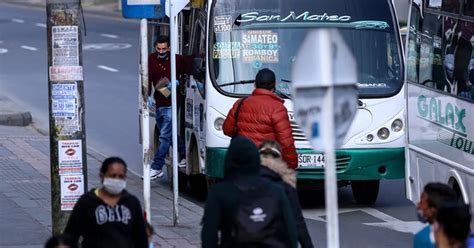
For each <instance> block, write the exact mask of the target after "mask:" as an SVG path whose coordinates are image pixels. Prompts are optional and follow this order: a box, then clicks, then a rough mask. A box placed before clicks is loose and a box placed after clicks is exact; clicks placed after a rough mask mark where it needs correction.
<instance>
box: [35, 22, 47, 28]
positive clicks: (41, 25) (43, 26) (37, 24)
mask: <svg viewBox="0 0 474 248" xmlns="http://www.w3.org/2000/svg"><path fill="white" fill-rule="evenodd" d="M35 26H37V27H40V28H46V24H44V23H39V22H37V23H35Z"/></svg>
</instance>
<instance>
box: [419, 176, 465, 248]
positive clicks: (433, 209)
mask: <svg viewBox="0 0 474 248" xmlns="http://www.w3.org/2000/svg"><path fill="white" fill-rule="evenodd" d="M456 199H457V195H456V192H455V191H454V190H453V189H452V188H451V187H449V186H448V185H446V184H443V183H428V184H426V185H425V187H424V189H423V192H422V193H421V196H420V201H419V202H418V204H416V208H417V216H418V219H419V220H420V221H421V222H423V223H427V222H428V225H427V226H426V227H425V228H423V229H422V230H421V231H419V232H418V233H417V234H415V238H414V241H413V247H414V248H434V247H436V246H435V239H434V234H433V232H432V230H431V225H432V224H433V223H434V221H435V219H436V214H437V212H438V209H439V208H440V207H441V206H442V205H443V204H444V203H446V202H451V201H455V200H456Z"/></svg>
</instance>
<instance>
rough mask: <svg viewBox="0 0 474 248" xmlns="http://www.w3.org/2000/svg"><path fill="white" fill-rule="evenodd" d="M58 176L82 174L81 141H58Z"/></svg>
mask: <svg viewBox="0 0 474 248" xmlns="http://www.w3.org/2000/svg"><path fill="white" fill-rule="evenodd" d="M58 160H59V175H71V174H82V140H80V139H78V140H59V141H58Z"/></svg>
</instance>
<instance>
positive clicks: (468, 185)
mask: <svg viewBox="0 0 474 248" xmlns="http://www.w3.org/2000/svg"><path fill="white" fill-rule="evenodd" d="M408 27H409V31H408V39H407V47H406V51H407V56H406V58H407V63H406V65H407V68H406V81H407V88H406V90H407V93H406V96H407V102H406V104H407V122H408V129H407V133H408V135H407V146H406V158H407V159H406V160H407V166H406V187H407V188H406V194H407V197H408V198H409V199H410V200H412V201H413V202H417V201H419V197H420V194H421V192H422V191H423V186H424V185H425V184H426V183H428V182H433V181H436V182H443V183H446V184H449V185H450V186H451V187H453V189H454V190H455V191H456V192H457V193H458V196H459V200H460V201H461V200H463V201H464V202H466V203H469V202H471V201H472V200H473V199H474V190H473V189H474V178H473V176H474V144H473V141H474V87H473V86H472V85H473V84H474V51H473V43H474V1H464V0H447V1H433V0H425V1H421V0H415V1H413V2H412V3H411V8H410V17H409V25H408Z"/></svg>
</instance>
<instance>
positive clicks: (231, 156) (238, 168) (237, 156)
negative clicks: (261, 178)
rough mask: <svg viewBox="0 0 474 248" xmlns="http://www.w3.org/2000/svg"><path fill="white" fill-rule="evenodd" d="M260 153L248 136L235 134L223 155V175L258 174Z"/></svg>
mask: <svg viewBox="0 0 474 248" xmlns="http://www.w3.org/2000/svg"><path fill="white" fill-rule="evenodd" d="M259 169H260V155H259V153H258V149H257V146H256V145H255V144H254V143H253V142H252V141H251V140H250V139H248V138H245V137H241V136H237V137H234V138H232V140H231V142H230V145H229V149H228V150H227V154H226V156H225V175H224V176H226V177H227V176H230V175H229V174H233V173H239V174H247V175H248V174H258V171H259Z"/></svg>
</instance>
